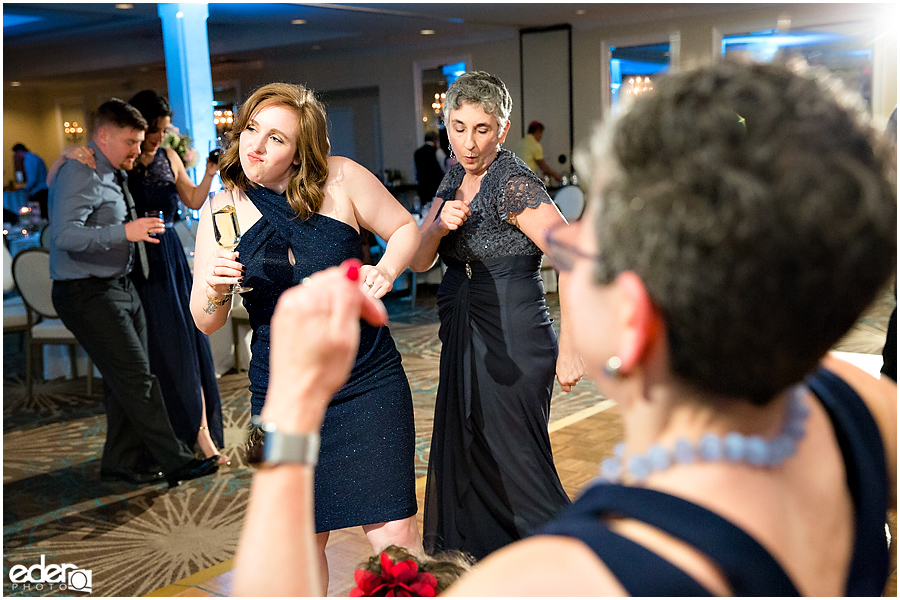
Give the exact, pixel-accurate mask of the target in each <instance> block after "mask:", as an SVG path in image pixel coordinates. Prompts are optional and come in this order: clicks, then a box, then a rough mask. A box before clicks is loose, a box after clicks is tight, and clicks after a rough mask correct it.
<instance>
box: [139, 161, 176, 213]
mask: <svg viewBox="0 0 900 600" xmlns="http://www.w3.org/2000/svg"><path fill="white" fill-rule="evenodd" d="M128 189H129V190H131V195H132V196H134V206H135V209H136V210H137V215H138V217H143V216H144V212H146V211H151V210H161V211H163V217H164V218H165V220H166V221H172V220H173V219H174V217H175V213H176V212H178V203H179V201H180V198H179V196H178V188H177V187H176V186H175V173H174V171H172V165H170V164H169V157H168V156H167V155H166V150H165V148H159V149H158V150H157V151H156V155H154V157H153V161H152V162H151V163H150V164H149V165H146V166H144V165H143V164H141V162H140V161H135V164H134V168H133V169H132V170H131V171H129V172H128Z"/></svg>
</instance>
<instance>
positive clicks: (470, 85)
mask: <svg viewBox="0 0 900 600" xmlns="http://www.w3.org/2000/svg"><path fill="white" fill-rule="evenodd" d="M464 102H468V103H470V104H476V105H478V106H480V107H481V109H482V110H483V111H484V112H486V113H487V114H489V115H493V116H494V118H496V119H497V123H499V125H500V131H503V128H504V127H506V124H507V123H508V122H509V114H510V113H511V112H512V98H511V97H510V95H509V90H507V89H506V84H504V83H503V81H501V80H500V78H499V77H497V76H495V75H491V74H490V73H486V72H484V71H472V72H471V73H463V74H462V75H460V76H459V78H458V79H457V80H456V81H454V82H453V83H451V84H450V88H449V89H448V90H447V96H446V97H445V98H444V120H445V121H449V120H450V111H451V110H456V109H458V108H459V107H461V106H462V105H463V103H464Z"/></svg>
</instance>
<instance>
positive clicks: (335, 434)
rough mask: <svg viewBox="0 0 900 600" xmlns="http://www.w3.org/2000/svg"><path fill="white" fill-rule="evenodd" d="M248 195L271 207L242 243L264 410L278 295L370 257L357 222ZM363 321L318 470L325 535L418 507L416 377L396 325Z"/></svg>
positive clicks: (257, 394) (319, 524)
mask: <svg viewBox="0 0 900 600" xmlns="http://www.w3.org/2000/svg"><path fill="white" fill-rule="evenodd" d="M246 193H247V196H248V197H249V198H250V199H251V200H252V201H253V203H254V204H255V205H256V207H257V208H258V209H259V210H260V212H261V213H262V214H263V216H262V218H261V219H260V220H259V221H257V222H256V223H255V224H254V225H253V226H252V227H251V228H250V229H249V230H248V231H246V232H245V233H244V235H243V236H242V237H241V242H240V244H239V245H238V247H237V251H238V252H239V254H240V260H241V262H242V263H243V264H244V265H245V266H246V272H245V274H244V281H245V284H246V285H249V286H250V287H252V288H253V291H251V292H247V293H245V294H243V299H244V305H245V306H246V308H247V312H248V313H249V315H250V324H251V326H252V328H253V339H252V342H251V349H252V354H253V356H252V358H251V360H250V371H249V377H250V392H251V410H250V412H251V413H252V414H254V415H258V414H259V413H260V412H261V411H262V406H263V403H264V402H265V394H266V390H267V388H268V385H269V339H270V338H269V324H270V322H271V319H272V313H273V312H274V310H275V304H276V303H277V301H278V297H279V296H281V294H282V293H283V292H284V291H285V290H287V289H288V288H290V287H292V286H294V285H297V284H299V283H300V282H301V281H302V280H303V278H304V277H308V276H310V275H312V274H313V273H316V272H318V271H321V270H323V269H326V268H328V267H332V266H336V265H340V264H341V263H342V262H343V261H345V260H347V259H348V258H362V240H361V239H360V236H359V233H358V232H357V231H356V230H355V229H354V228H353V227H351V226H350V225H347V224H346V223H343V222H341V221H338V220H335V219H332V218H330V217H326V216H322V215H318V214H314V215H312V216H311V217H310V218H309V219H307V220H305V221H303V220H301V219H299V218H298V217H297V215H296V213H295V212H294V211H293V209H292V208H291V207H290V205H289V204H288V203H287V200H286V199H285V197H284V196H282V195H279V194H275V193H274V192H272V191H270V190H267V189H265V188H252V189H249V190H247V192H246ZM291 248H292V249H293V255H294V260H295V264H294V265H291V262H290V260H289V255H288V249H291ZM360 325H361V332H360V344H359V353H358V354H357V357H356V363H355V365H354V367H353V370H352V372H351V373H350V378H349V379H348V381H347V383H346V384H345V385H344V387H342V388H341V389H340V390H339V391H338V393H337V394H335V396H334V398H333V399H332V401H331V404H330V405H329V407H328V410H327V411H326V413H325V421H324V423H323V424H322V434H321V435H322V443H321V447H320V449H319V464H318V465H317V466H316V474H315V514H316V531H317V532H322V531H331V530H334V529H341V528H344V527H350V526H354V525H367V524H371V523H381V522H384V521H395V520H397V519H403V518H406V517H409V516H412V515H414V514H415V513H416V510H417V507H416V494H415V467H414V464H413V459H414V454H415V427H414V422H413V408H412V395H411V393H410V389H409V382H408V381H407V379H406V374H405V373H404V371H403V367H402V365H401V363H400V353H399V352H398V351H397V348H396V346H395V345H394V340H393V338H391V334H390V331H389V330H388V328H387V327H372V326H371V325H369V324H367V323H365V322H361V323H360Z"/></svg>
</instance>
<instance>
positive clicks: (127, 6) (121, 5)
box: [116, 4, 134, 10]
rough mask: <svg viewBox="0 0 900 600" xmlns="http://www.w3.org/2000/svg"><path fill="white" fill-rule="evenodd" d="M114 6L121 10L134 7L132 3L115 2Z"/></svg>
mask: <svg viewBox="0 0 900 600" xmlns="http://www.w3.org/2000/svg"><path fill="white" fill-rule="evenodd" d="M116 8H118V9H121V10H130V9H132V8H134V4H116Z"/></svg>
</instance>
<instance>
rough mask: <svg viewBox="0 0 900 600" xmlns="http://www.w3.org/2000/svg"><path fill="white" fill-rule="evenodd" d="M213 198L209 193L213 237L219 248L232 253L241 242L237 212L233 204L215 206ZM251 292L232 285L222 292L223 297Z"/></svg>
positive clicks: (214, 194)
mask: <svg viewBox="0 0 900 600" xmlns="http://www.w3.org/2000/svg"><path fill="white" fill-rule="evenodd" d="M215 196H216V192H210V194H209V212H210V213H212V220H213V235H214V236H215V238H216V243H217V244H219V246H221V247H222V248H225V249H226V250H229V251H231V252H234V249H235V248H237V245H238V244H239V243H240V241H241V227H240V225H239V224H238V218H237V210H236V209H235V208H234V205H233V204H228V203H225V204H224V205H222V206H218V207H217V206H215V203H214V202H213V198H214V197H215ZM251 290H253V288H252V287H243V286H240V285H237V284H232V286H231V289H229V290H228V291H227V292H224V295H226V296H232V295H234V294H243V293H244V292H249V291H251Z"/></svg>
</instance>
